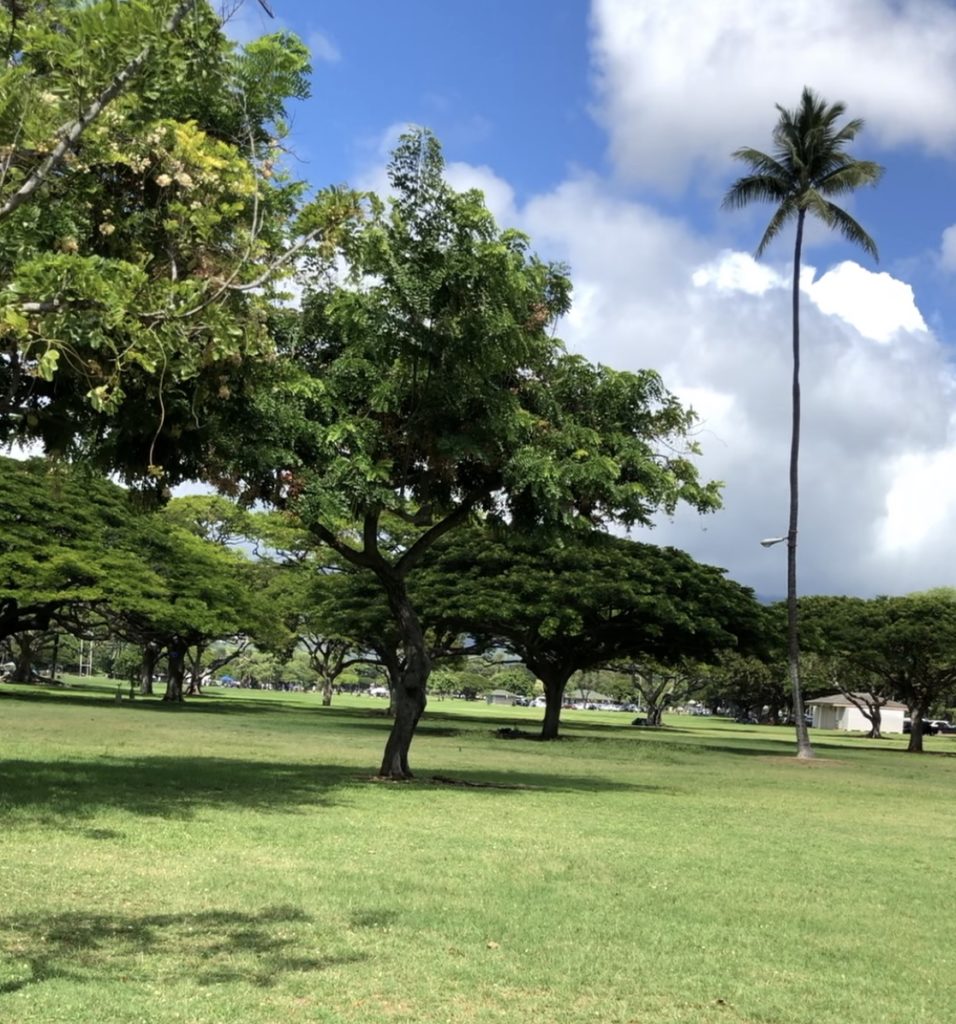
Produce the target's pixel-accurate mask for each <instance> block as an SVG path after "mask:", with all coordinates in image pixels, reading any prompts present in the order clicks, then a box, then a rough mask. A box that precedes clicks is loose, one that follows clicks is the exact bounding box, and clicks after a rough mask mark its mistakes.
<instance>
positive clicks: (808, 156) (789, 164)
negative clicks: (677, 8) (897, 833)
mask: <svg viewBox="0 0 956 1024" xmlns="http://www.w3.org/2000/svg"><path fill="white" fill-rule="evenodd" d="M777 110H778V111H779V114H780V116H779V118H778V120H777V124H776V126H775V128H774V130H773V152H772V153H770V154H768V153H762V152H761V151H760V150H759V149H750V148H749V147H744V148H743V149H738V150H736V152H734V154H733V156H734V158H735V159H737V160H742V161H743V162H744V163H746V164H748V165H749V167H750V173H749V174H746V175H744V177H742V178H738V179H737V180H736V181H735V182H734V183H733V185H731V186H730V188H729V189H728V191H727V194H726V195H725V196H724V201H723V206H724V207H725V208H730V209H734V210H737V209H741V208H742V207H744V206H747V205H749V204H750V203H752V202H757V201H759V202H768V203H773V204H775V205H776V209H775V210H774V213H773V216H772V217H771V218H770V223H769V224H768V225H767V229H766V231H764V233H763V237H762V238H761V239H760V244H759V245H758V246H757V251H756V256H757V257H758V258H759V257H760V256H761V255H762V254H763V252H764V250H765V249H766V248H767V246H768V245H769V244H770V243H771V242H772V241H773V240H774V239H775V238H776V237H777V235H778V234H779V233H780V231H781V229H782V228H783V227H784V225H785V224H787V223H789V222H790V221H791V220H796V222H797V232H796V241H795V243H794V248H793V406H792V414H793V419H792V430H791V434H790V525H789V528H788V530H787V662H788V667H789V674H790V685H791V688H792V691H793V714H794V718H795V720H796V728H797V757H801V758H808V757H813V748H812V747H811V746H810V737H809V735H808V733H807V725H806V720H805V718H804V709H803V694H802V693H801V689H800V640H799V634H798V630H797V510H798V504H799V502H798V499H799V487H798V483H799V480H798V466H799V454H800V265H801V264H800V258H801V249H802V247H803V225H804V221H805V220H806V217H807V214H811V215H812V216H814V217H817V218H818V219H819V220H821V221H823V223H824V224H826V226H827V227H830V228H835V229H836V230H837V231H839V232H840V234H842V235H843V237H844V238H846V239H848V240H849V241H851V242H854V243H855V244H856V245H859V246H860V247H861V248H862V249H864V250H865V251H866V252H868V253H870V255H872V256H873V258H874V259H878V258H879V257H878V254H877V251H876V244H875V243H874V241H873V239H872V238H870V236H869V235H868V234H867V233H866V232H865V231H864V230H863V228H862V227H860V225H859V224H858V223H857V222H856V221H855V220H854V219H853V218H852V217H851V216H850V215H849V214H848V213H847V212H846V211H845V210H843V209H841V208H840V207H839V206H837V205H835V204H834V203H833V202H832V201H831V197H832V196H840V195H845V194H847V193H849V192H852V191H853V190H854V189H856V188H859V187H860V186H861V185H875V184H876V183H877V182H878V181H879V180H880V177H881V176H882V174H883V168H882V167H881V166H880V165H879V164H876V163H873V162H871V161H869V160H855V159H854V158H853V157H852V156H850V154H849V153H847V152H845V147H846V145H847V144H848V143H850V142H852V141H853V140H854V139H855V138H856V136H857V134H858V133H859V132H860V131H861V130H862V128H863V121H862V120H861V119H860V118H856V119H854V120H852V121H847V122H846V124H844V125H843V126H842V127H840V126H839V125H838V124H837V122H838V121H839V120H840V119H841V118H842V117H843V114H844V112H845V110H846V107H845V105H844V104H843V103H833V104H828V103H826V102H825V101H824V100H823V99H821V98H820V97H819V96H817V95H816V94H815V93H814V92H813V90H811V89H809V88H807V87H804V90H803V94H802V96H801V97H800V105H799V106H798V107H797V108H796V110H786V109H784V108H783V107H781V106H780V105H779V104H777Z"/></svg>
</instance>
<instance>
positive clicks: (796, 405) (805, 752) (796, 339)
mask: <svg viewBox="0 0 956 1024" xmlns="http://www.w3.org/2000/svg"><path fill="white" fill-rule="evenodd" d="M805 217H806V211H805V210H800V212H799V214H798V215H797V240H796V243H795V244H794V249H793V403H792V414H793V419H792V424H791V429H790V525H789V527H788V529H787V667H788V670H789V674H790V689H791V692H792V694H793V718H794V723H795V725H796V730H797V757H799V758H810V757H813V756H814V755H813V747H812V746H810V735H809V733H808V732H807V720H806V718H805V717H804V710H803V691H802V690H801V687H800V633H799V626H798V622H797V519H798V510H799V504H800V474H799V467H800V254H801V250H802V248H803V221H804V219H805Z"/></svg>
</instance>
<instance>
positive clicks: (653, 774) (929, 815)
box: [0, 684, 956, 1024]
mask: <svg viewBox="0 0 956 1024" xmlns="http://www.w3.org/2000/svg"><path fill="white" fill-rule="evenodd" d="M382 709H383V702H381V701H375V700H373V699H371V698H358V697H356V698H337V701H336V706H334V707H333V708H331V709H322V708H320V707H319V706H318V698H317V697H316V696H315V695H312V694H282V693H254V692H246V691H218V690H213V691H210V693H209V695H207V696H205V697H203V698H200V699H196V700H194V701H192V702H191V703H188V704H187V705H185V706H183V707H173V708H170V707H163V706H161V704H160V703H159V702H158V701H151V700H136V701H135V702H132V703H131V702H128V701H124V702H123V703H121V704H116V703H114V700H113V696H112V689H111V688H109V687H108V686H107V685H105V684H104V685H103V686H102V687H97V686H95V685H86V686H79V685H74V686H71V687H68V688H65V689H63V690H47V689H38V688H30V687H15V686H9V685H4V686H3V687H2V688H0V723H2V725H0V736H2V752H0V816H2V831H0V895H2V904H0V1021H3V1022H11V1024H12V1022H18V1024H54V1022H55V1024H66V1022H71V1024H73V1022H80V1024H83V1022H95V1024H134V1022H136V1024H139V1022H149V1024H165V1022H182V1024H226V1022H229V1024H236V1022H242V1024H276V1022H282V1024H300V1022H302V1024H305V1022H322V1024H360V1022H361V1024H365V1022H375V1024H380V1022H382V1024H392V1022H413V1021H414V1022H428V1024H493V1022H495V1024H497V1022H509V1024H510V1022H515V1024H518V1022H521V1024H545V1022H547V1024H552V1022H554V1024H559V1022H560V1024H584V1022H594V1024H597V1022H601V1024H717V1022H720V1024H743V1022H747V1024H759V1022H766V1024H863V1022H866V1024H904V1022H906V1024H940V1022H944V1021H951V1020H954V1019H956V858H954V857H953V850H954V849H956V798H954V793H956V737H946V736H940V737H934V738H931V739H929V740H928V741H927V747H928V750H929V752H928V753H927V754H926V755H923V756H913V755H907V754H905V753H904V752H903V742H902V739H889V740H886V741H882V742H877V743H874V742H872V741H867V740H864V739H862V738H860V737H836V736H835V734H819V733H818V734H816V735H814V740H815V743H816V748H817V752H818V755H819V760H817V761H816V762H814V763H810V764H800V763H797V762H796V761H795V760H794V759H792V758H790V757H789V754H790V751H791V749H792V735H791V733H790V731H789V730H782V729H773V728H770V727H761V726H742V725H735V724H733V723H730V722H725V721H719V720H713V719H705V718H684V717H680V718H678V717H674V718H670V719H668V720H667V728H665V729H664V730H661V731H660V732H650V731H644V730H640V729H633V728H631V727H630V726H629V724H628V723H629V721H630V717H631V716H629V715H625V714H618V715H614V714H611V713H596V712H566V720H565V727H564V731H565V736H566V738H565V739H563V740H562V741H559V742H557V743H551V744H542V743H537V742H532V741H530V740H522V739H519V740H504V739H499V738H498V737H497V736H496V735H495V729H496V728H498V727H500V726H502V725H514V724H518V725H519V726H522V725H523V724H526V725H527V728H528V729H529V731H530V730H532V729H533V727H534V722H535V721H536V719H537V716H538V715H539V714H540V712H536V711H533V710H526V709H522V708H489V707H487V706H485V705H483V704H467V703H463V702H458V701H444V702H442V701H433V702H432V704H431V705H430V707H429V710H428V712H427V713H426V717H425V719H424V720H423V722H422V724H421V726H420V728H419V733H418V736H417V738H416V740H415V743H414V744H413V747H412V767H413V768H414V769H415V770H416V773H417V779H416V781H414V782H412V783H405V784H391V783H388V784H386V783H377V782H374V781H371V779H370V776H371V773H372V770H373V766H375V765H377V763H378V761H379V758H380V755H381V749H382V746H383V744H384V741H385V737H386V734H387V729H388V722H387V720H386V719H385V718H384V717H383V715H382ZM435 776H439V777H441V778H443V779H444V780H445V781H443V782H441V781H438V782H436V781H434V777H435ZM449 779H454V780H458V781H463V782H473V783H477V782H482V783H494V784H496V785H495V786H486V787H482V786H464V785H452V784H449V783H448V781H447V780H449Z"/></svg>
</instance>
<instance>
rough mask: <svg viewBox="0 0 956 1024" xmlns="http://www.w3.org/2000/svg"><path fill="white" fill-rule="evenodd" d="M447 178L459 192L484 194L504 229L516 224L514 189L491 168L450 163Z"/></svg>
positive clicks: (486, 203) (446, 171)
mask: <svg viewBox="0 0 956 1024" xmlns="http://www.w3.org/2000/svg"><path fill="white" fill-rule="evenodd" d="M445 178H446V179H447V181H448V183H449V184H450V185H451V186H452V188H455V189H457V190H458V191H459V192H465V191H467V190H468V189H473V188H476V189H478V190H479V191H481V192H483V193H484V194H485V205H486V206H487V207H488V209H489V210H491V212H492V214H494V218H495V220H496V221H497V222H498V224H500V225H501V226H502V227H511V226H512V225H513V224H514V223H515V219H516V218H517V213H516V211H515V193H514V189H513V188H512V187H511V186H510V185H509V184H508V182H506V181H505V180H504V179H503V178H499V177H498V175H497V174H495V172H494V171H493V170H492V169H491V168H490V167H485V166H481V167H475V166H474V165H472V164H463V163H450V164H448V166H447V167H446V168H445Z"/></svg>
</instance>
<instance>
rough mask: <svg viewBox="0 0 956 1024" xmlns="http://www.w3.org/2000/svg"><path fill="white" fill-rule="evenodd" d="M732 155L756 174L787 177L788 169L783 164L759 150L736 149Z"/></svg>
mask: <svg viewBox="0 0 956 1024" xmlns="http://www.w3.org/2000/svg"><path fill="white" fill-rule="evenodd" d="M730 155H731V156H732V157H733V158H734V159H735V160H742V161H743V162H744V163H746V164H749V165H750V168H751V170H752V171H753V172H754V174H775V175H780V177H783V178H785V177H786V176H787V173H788V172H787V168H786V167H785V166H784V165H783V164H781V163H780V162H779V161H778V160H776V159H774V157H772V156H770V154H769V153H764V152H762V151H761V150H759V149H752V148H751V147H750V146H743V147H742V148H741V149H735V150H734V151H733V153H731V154H730Z"/></svg>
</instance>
